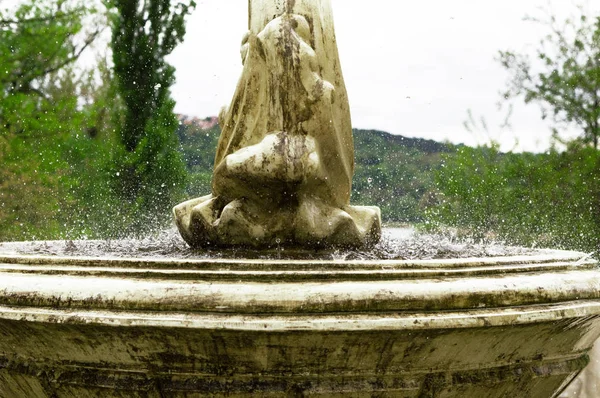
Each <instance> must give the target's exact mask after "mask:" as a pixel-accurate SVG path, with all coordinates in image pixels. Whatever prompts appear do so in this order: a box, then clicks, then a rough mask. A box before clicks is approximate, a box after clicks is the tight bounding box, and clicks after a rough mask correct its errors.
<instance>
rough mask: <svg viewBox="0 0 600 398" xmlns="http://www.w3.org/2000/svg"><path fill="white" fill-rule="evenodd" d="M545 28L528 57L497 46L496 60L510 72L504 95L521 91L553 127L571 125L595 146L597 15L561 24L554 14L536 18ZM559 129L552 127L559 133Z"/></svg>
mask: <svg viewBox="0 0 600 398" xmlns="http://www.w3.org/2000/svg"><path fill="white" fill-rule="evenodd" d="M533 21H535V22H537V23H541V24H542V25H544V26H545V27H546V28H548V30H549V34H548V35H547V36H546V37H545V38H544V39H543V40H542V41H541V43H540V46H539V48H538V49H537V51H536V54H535V55H536V56H535V58H534V59H533V60H532V59H531V57H529V56H528V55H526V54H517V53H514V52H511V51H501V52H500V58H499V61H500V63H501V64H502V66H504V67H505V68H506V69H507V70H508V71H509V72H510V73H511V80H510V81H509V84H508V88H507V90H506V93H505V94H504V96H505V98H507V99H508V98H513V97H519V96H523V97H524V99H525V102H526V103H531V102H535V103H538V104H540V106H541V107H542V116H543V117H544V118H546V117H547V116H548V115H551V116H552V118H553V119H554V121H555V122H556V124H557V127H561V126H565V125H569V124H573V125H576V126H578V127H579V128H581V129H582V130H583V134H582V140H583V141H584V142H585V143H590V144H592V145H593V146H594V148H598V140H599V137H600V62H598V60H600V17H595V18H588V16H587V15H585V13H584V12H583V11H581V13H580V16H579V17H578V18H575V19H569V20H567V21H566V22H565V23H564V24H560V23H559V22H558V21H557V19H556V18H555V17H554V16H548V18H547V19H545V20H539V19H534V20H533ZM557 131H558V130H555V134H557Z"/></svg>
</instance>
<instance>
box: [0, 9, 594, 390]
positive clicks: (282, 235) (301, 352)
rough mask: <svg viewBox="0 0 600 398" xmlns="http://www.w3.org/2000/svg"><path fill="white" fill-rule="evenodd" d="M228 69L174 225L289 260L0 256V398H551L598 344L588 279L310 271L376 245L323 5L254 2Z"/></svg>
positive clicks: (518, 262) (559, 271)
mask: <svg viewBox="0 0 600 398" xmlns="http://www.w3.org/2000/svg"><path fill="white" fill-rule="evenodd" d="M242 59H243V62H244V70H243V73H242V77H241V79H240V82H239V85H238V89H237V91H236V93H235V95H234V98H233V101H232V103H231V105H230V107H229V108H228V109H225V110H224V111H223V112H222V114H221V123H222V127H223V132H222V136H221V139H220V142H219V148H218V151H217V157H216V161H215V174H214V180H213V187H212V193H211V194H210V195H208V196H204V197H201V198H199V199H194V200H192V201H189V202H186V203H183V204H181V205H179V206H177V207H176V208H175V211H174V212H175V217H176V224H177V226H178V228H179V230H180V232H181V235H182V236H183V238H184V239H185V241H186V242H188V243H189V245H190V246H192V247H194V248H196V249H197V250H201V251H207V250H208V251H209V250H213V249H212V248H214V247H217V248H221V249H220V250H227V249H222V248H224V247H227V246H233V247H234V248H240V247H245V248H251V250H255V254H256V251H257V250H259V249H261V248H262V249H264V250H266V251H268V250H271V252H272V250H273V248H276V249H280V248H286V249H289V250H290V251H292V252H293V253H294V256H293V257H294V258H293V259H285V258H284V259H281V258H277V256H275V257H274V258H269V259H264V258H263V257H264V256H261V255H258V256H256V255H255V256H253V257H254V258H253V259H247V258H237V257H235V256H221V257H220V258H211V257H203V258H197V257H190V258H180V257H172V256H171V257H152V256H150V257H137V258H135V257H127V256H126V257H122V256H120V257H117V256H114V255H111V254H110V251H108V253H105V254H102V255H95V256H77V255H74V251H75V250H74V249H73V248H72V247H71V246H69V245H72V246H73V247H76V246H78V245H82V244H84V243H82V242H75V243H70V244H67V245H66V246H65V249H64V250H63V252H61V253H59V254H55V255H49V254H35V253H32V251H31V250H29V251H28V250H27V248H28V247H29V248H30V247H31V246H32V245H34V246H35V245H38V246H40V245H42V246H43V245H44V244H41V243H13V244H9V243H5V244H0V396H2V397H61V398H62V397H78V398H79V397H98V396H102V397H197V396H230V397H236V396H324V397H337V396H339V397H341V396H353V397H363V396H364V397H374V396H394V397H506V396H514V397H540V398H542V397H544V398H546V397H556V396H558V395H559V394H560V393H561V391H563V390H564V388H565V387H566V386H567V385H568V384H569V383H570V382H571V381H572V380H573V379H574V378H575V377H576V376H577V375H578V374H579V372H580V371H581V370H582V369H583V368H584V367H585V366H586V364H587V362H588V352H589V350H590V348H591V347H592V345H593V343H594V341H595V340H596V339H597V338H598V336H599V335H600V318H599V315H600V272H599V271H598V267H597V263H596V261H594V260H592V259H589V258H588V256H586V255H584V254H582V253H577V252H568V251H554V250H537V251H531V252H528V253H522V254H519V255H511V256H503V257H485V258H483V257H482V258H467V259H464V258H463V259H445V260H444V259H429V260H406V259H386V260H378V259H356V260H349V259H344V258H342V257H341V256H340V255H339V253H340V252H339V251H336V252H334V253H338V254H335V255H329V256H327V255H315V253H317V254H318V253H321V251H323V250H325V249H331V248H336V250H345V249H347V248H350V249H360V250H364V249H365V248H369V247H370V246H373V245H374V244H375V243H376V242H377V241H378V240H379V237H380V235H381V227H380V214H379V210H378V209H377V208H375V207H356V206H351V205H350V202H349V199H350V183H351V178H352V171H353V170H352V169H353V160H352V159H353V147H352V136H351V124H350V115H349V107H348V99H347V95H346V91H345V88H344V82H343V79H342V74H341V68H340V63H339V58H338V54H337V48H336V41H335V35H334V29H333V18H332V12H331V6H330V4H329V0H262V1H259V0H251V1H250V18H249V32H248V34H247V35H246V37H245V38H244V40H243V43H242ZM85 244H87V245H88V246H95V245H102V244H103V243H99V242H86V243H85ZM50 245H52V244H50ZM54 245H56V244H54ZM236 250H237V249H236ZM277 253H279V254H281V253H280V251H277ZM309 254H310V256H309ZM302 255H306V257H304V258H302ZM279 257H280V256H279Z"/></svg>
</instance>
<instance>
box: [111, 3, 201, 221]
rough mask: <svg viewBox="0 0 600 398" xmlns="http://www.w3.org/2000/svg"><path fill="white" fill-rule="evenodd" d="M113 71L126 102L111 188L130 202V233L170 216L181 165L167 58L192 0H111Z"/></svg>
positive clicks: (179, 184)
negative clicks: (174, 2)
mask: <svg viewBox="0 0 600 398" xmlns="http://www.w3.org/2000/svg"><path fill="white" fill-rule="evenodd" d="M107 4H108V6H109V7H113V8H114V12H113V13H112V14H111V25H112V33H113V35H112V49H113V62H114V71H115V74H116V76H117V79H118V88H119V93H120V97H121V98H122V100H123V103H124V106H125V113H124V119H123V125H122V127H121V129H120V130H119V132H118V133H119V134H118V137H119V144H120V145H119V148H118V149H117V152H116V155H115V158H114V159H115V169H114V173H113V176H114V177H115V178H114V187H115V189H116V192H117V193H118V194H119V195H120V197H121V198H122V199H123V201H124V202H125V203H126V204H128V206H127V208H126V211H125V213H127V216H126V217H129V218H130V219H131V220H132V222H133V225H132V232H141V230H140V228H143V227H145V226H148V225H149V224H153V223H160V222H161V221H164V220H165V219H166V218H170V216H168V215H169V211H168V209H169V207H170V206H172V205H173V203H174V202H175V201H177V200H178V199H179V198H180V196H179V195H180V190H181V187H182V185H183V183H184V181H185V168H184V164H183V161H182V159H181V157H180V155H179V153H178V152H177V144H178V143H177V139H176V138H177V137H176V135H175V132H176V129H177V120H176V117H175V115H174V113H173V107H174V105H175V103H174V101H173V100H172V99H171V97H170V87H171V85H172V84H173V83H174V79H175V77H174V75H175V69H174V68H173V67H172V66H171V65H169V64H168V63H167V62H166V61H165V57H166V56H167V55H169V54H170V53H171V52H172V51H173V49H174V48H175V46H176V45H177V44H178V43H180V42H181V40H183V36H184V35H185V17H186V16H187V15H188V14H189V13H190V12H191V11H192V10H193V9H194V7H195V2H194V1H189V2H187V3H183V2H178V3H176V4H175V5H174V6H172V5H171V1H170V0H150V1H139V0H111V1H108V2H107Z"/></svg>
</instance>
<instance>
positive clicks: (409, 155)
mask: <svg viewBox="0 0 600 398" xmlns="http://www.w3.org/2000/svg"><path fill="white" fill-rule="evenodd" d="M354 146H355V158H356V162H355V173H354V179H353V187H352V202H353V203H355V204H360V205H373V206H379V207H380V208H381V212H382V217H383V220H384V222H388V223H389V222H399V223H420V222H423V221H424V215H425V212H424V209H425V208H426V207H427V206H428V205H429V197H430V196H431V194H432V192H433V190H434V188H435V186H434V183H433V178H432V173H431V172H432V170H433V169H435V168H437V167H438V166H439V162H440V154H441V153H442V152H446V151H452V150H453V148H454V147H453V146H452V145H445V144H441V143H438V142H435V141H431V140H424V139H418V138H406V137H402V136H394V135H391V134H388V133H383V132H380V131H366V130H354Z"/></svg>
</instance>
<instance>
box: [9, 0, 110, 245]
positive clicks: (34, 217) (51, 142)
mask: <svg viewBox="0 0 600 398" xmlns="http://www.w3.org/2000/svg"><path fill="white" fill-rule="evenodd" d="M91 12H93V10H91V9H89V8H86V7H84V6H83V5H82V3H81V2H78V1H69V2H67V1H43V2H40V1H27V2H24V3H22V4H21V5H20V6H19V8H18V9H17V10H16V11H15V12H13V13H9V12H7V11H3V12H1V13H0V65H2V67H1V68H0V164H2V168H1V169H0V239H32V238H36V237H38V238H59V237H65V236H68V235H69V234H70V233H72V232H73V233H75V234H77V235H82V234H85V233H86V228H80V219H78V218H77V217H76V215H77V214H78V213H82V212H84V211H82V210H80V209H81V207H80V206H79V205H81V204H82V203H81V202H80V199H81V198H80V197H79V193H80V192H81V190H80V189H79V187H80V186H85V185H86V184H88V183H89V182H90V181H91V180H94V179H97V177H98V176H97V172H96V171H95V170H98V167H97V164H96V163H97V162H98V161H99V159H101V158H102V156H94V155H96V154H101V153H102V150H101V148H102V146H101V145H96V144H95V143H93V142H92V138H91V137H90V136H89V135H88V134H87V131H88V128H87V126H88V123H89V120H88V118H87V117H86V111H85V109H86V108H87V107H86V106H81V105H80V104H79V98H80V96H79V94H80V91H79V89H78V87H79V85H80V84H79V81H80V76H77V74H76V73H75V72H74V69H73V68H72V67H71V66H72V64H73V63H74V62H75V61H76V60H77V59H78V57H79V56H80V54H81V52H82V51H83V50H84V49H85V48H86V47H87V46H88V45H89V44H90V43H91V42H92V41H93V40H94V39H95V37H96V36H97V34H98V31H99V30H98V29H96V27H95V26H91V30H86V29H84V27H83V23H82V21H83V19H84V18H86V17H87V16H89V14H90V13H91ZM88 167H91V169H92V171H91V172H88V170H87V168H88ZM89 203H90V204H92V202H89ZM74 231H77V232H74Z"/></svg>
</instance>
